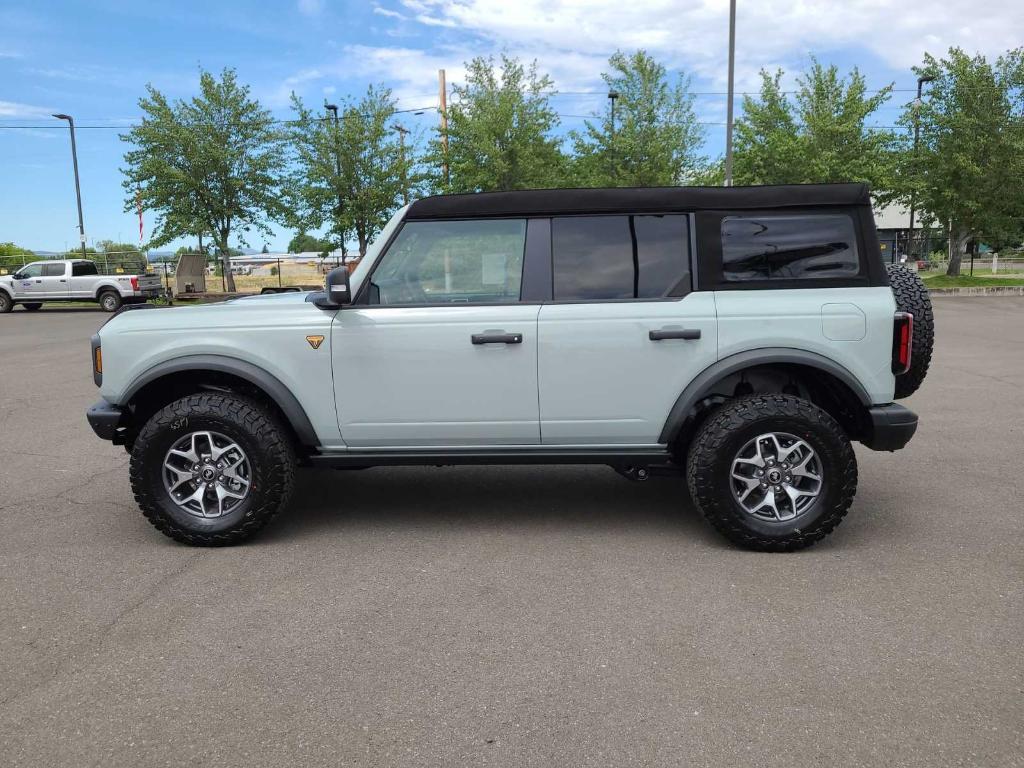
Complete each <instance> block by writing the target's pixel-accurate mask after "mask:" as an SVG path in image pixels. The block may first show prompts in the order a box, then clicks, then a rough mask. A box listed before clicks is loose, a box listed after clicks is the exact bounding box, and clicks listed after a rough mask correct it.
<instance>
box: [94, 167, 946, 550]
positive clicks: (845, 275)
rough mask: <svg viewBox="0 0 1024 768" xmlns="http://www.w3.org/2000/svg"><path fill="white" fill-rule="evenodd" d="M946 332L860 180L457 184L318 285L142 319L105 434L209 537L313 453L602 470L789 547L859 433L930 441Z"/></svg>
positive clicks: (277, 489) (106, 413) (163, 518)
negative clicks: (922, 436) (907, 403)
mask: <svg viewBox="0 0 1024 768" xmlns="http://www.w3.org/2000/svg"><path fill="white" fill-rule="evenodd" d="M931 344H932V318H931V307H930V304H929V301H928V295H927V291H926V290H925V289H924V287H923V284H922V283H921V281H920V280H919V279H918V278H917V276H916V275H914V274H912V273H910V272H907V271H906V270H905V269H903V268H892V267H890V268H889V270H888V271H887V268H886V266H885V265H884V264H883V263H882V259H881V256H880V251H879V247H878V241H877V238H876V234H875V228H874V223H873V219H872V214H871V208H870V200H869V196H868V190H867V189H866V188H865V187H864V186H863V185H857V184H849V185H800V186H788V187H750V188H645V189H581V190H540V191H522V192H498V193H485V194H475V195H454V196H441V197H431V198H426V199H423V200H419V201H417V202H415V203H413V204H412V205H409V206H407V207H405V208H403V209H402V210H401V211H399V212H398V213H397V214H396V215H395V216H394V218H393V219H392V220H391V221H390V223H389V224H388V225H387V226H386V227H385V228H384V230H383V232H382V233H381V235H380V237H379V238H378V240H377V242H376V243H375V244H374V245H373V246H372V247H371V248H370V250H369V252H368V253H367V255H366V258H364V259H363V260H362V262H361V263H360V265H359V267H358V268H357V269H356V270H355V271H354V272H353V273H352V274H351V275H349V273H348V271H347V270H346V269H345V268H340V269H336V270H334V271H332V272H331V273H330V274H328V275H327V278H326V284H325V286H324V290H323V291H322V292H319V293H313V294H308V295H300V294H294V295H278V296H268V297H252V298H244V299H238V300H235V301H228V302H225V303H223V304H216V305H206V306H197V307H189V308H175V309H160V310H159V311H147V312H141V311H130V312H122V313H120V314H119V315H117V316H116V317H115V318H113V319H112V321H111V322H109V323H108V324H107V325H105V326H104V327H103V328H102V329H101V330H100V332H99V334H98V335H97V336H96V337H94V338H93V367H94V377H95V380H96V383H97V384H98V385H99V386H100V394H101V395H102V398H103V399H102V400H100V401H99V402H98V403H97V404H96V405H94V406H93V407H92V408H91V409H90V411H89V414H88V418H89V421H90V423H91V424H92V426H93V428H94V429H95V431H96V433H97V434H98V435H99V436H100V437H103V438H104V439H108V440H113V441H114V442H115V443H118V444H123V445H125V447H126V448H127V449H128V450H129V451H130V452H131V457H132V458H131V482H132V487H133V489H134V492H135V495H136V498H137V500H138V502H139V505H140V507H141V508H142V510H143V512H144V514H145V515H146V516H147V517H148V518H149V520H150V521H151V522H152V523H153V524H154V525H155V526H156V527H157V528H158V529H160V530H161V531H162V532H164V533H165V534H167V535H169V536H171V537H173V538H175V539H178V540H180V541H184V542H187V543H190V544H202V545H216V544H230V543H235V542H238V541H241V540H243V539H245V538H246V537H248V536H250V535H251V534H252V533H254V532H255V531H257V530H259V529H260V528H262V527H263V526H264V525H265V524H266V523H267V522H269V520H270V519H271V518H272V517H273V516H274V515H275V514H276V513H277V512H278V511H279V510H280V509H281V508H282V507H283V506H284V505H285V504H286V501H287V499H288V496H289V493H290V491H291V488H292V483H293V477H294V473H295V468H296V467H297V466H299V465H322V466H331V467H338V468H364V467H370V466H382V465H395V464H423V465H448V464H465V463H477V464H506V463H508V464H511V463H516V464H540V463H566V464H570V463H600V464H608V465H610V466H612V467H614V468H616V469H617V470H619V471H621V472H622V473H623V474H625V475H626V476H627V477H630V478H632V479H636V480H643V479H646V478H647V477H649V476H650V475H651V474H652V473H668V472H671V473H678V474H681V475H685V476H686V478H687V481H688V486H689V491H690V495H691V496H692V499H693V501H694V502H695V503H696V505H697V506H698V507H699V508H700V510H701V511H702V513H703V514H704V515H705V516H706V517H707V519H708V520H709V521H710V522H711V523H712V524H713V525H714V526H715V527H716V528H717V529H718V530H720V531H721V532H722V533H724V534H725V535H726V536H728V537H729V538H730V539H732V540H733V541H735V542H737V543H739V544H741V545H744V546H747V547H751V548H755V549H761V550H772V551H779V550H793V549H798V548H801V547H805V546H808V545H810V544H812V543H814V542H815V541H817V540H819V539H821V538H822V537H824V536H825V535H827V534H828V533H829V532H830V531H831V530H832V529H833V528H835V526H836V525H838V523H839V522H840V520H841V519H842V517H843V516H844V515H845V514H846V512H847V509H848V508H849V506H850V503H851V501H852V499H853V495H854V491H855V488H856V482H857V469H856V459H855V456H854V453H853V450H852V448H851V441H855V440H856V441H860V442H862V443H864V444H865V445H867V446H868V447H870V448H874V449H877V450H895V449H898V448H902V447H903V446H904V445H905V444H906V443H907V442H908V441H909V440H910V438H911V436H912V435H913V434H914V430H915V428H916V425H917V416H916V415H914V414H913V413H911V412H910V411H908V410H907V409H906V408H904V407H902V406H900V405H897V404H895V403H894V400H895V399H897V398H899V397H904V396H906V395H908V394H910V393H911V392H913V391H914V390H915V389H916V388H917V387H918V386H919V385H920V383H921V381H922V380H923V378H924V376H925V373H926V371H927V367H928V362H929V358H930V355H931ZM680 491H681V493H680V496H681V497H682V496H683V493H682V488H681V489H680ZM681 501H682V499H681ZM381 503H386V500H383V499H382V500H381Z"/></svg>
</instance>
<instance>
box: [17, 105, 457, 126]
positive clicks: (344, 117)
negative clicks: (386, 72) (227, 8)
mask: <svg viewBox="0 0 1024 768" xmlns="http://www.w3.org/2000/svg"><path fill="white" fill-rule="evenodd" d="M436 109H437V106H436V105H433V104H431V105H430V106H428V107H412V108H410V109H396V110H395V111H393V112H392V113H391V114H392V115H404V114H407V113H409V112H427V111H432V110H436ZM353 117H373V114H372V113H368V112H356V113H352V112H346V113H345V114H343V115H341V116H340V117H339V119H341V120H347V119H351V118H353ZM131 119H132V120H140V119H142V118H131ZM327 120H333V118H330V117H314V118H313V119H312V120H311V121H310V122H314V123H322V122H325V121H327ZM304 122H305V121H303V120H294V119H293V120H271V121H270V124H271V125H302V124H303V123H304ZM135 125H138V123H137V122H136V123H122V124H120V125H80V124H79V123H77V122H76V123H75V129H76V130H83V129H97V128H98V129H102V130H115V129H116V130H123V129H125V128H132V127H134V126H135ZM0 128H4V129H11V128H13V129H19V128H31V129H33V130H39V129H43V130H66V127H65V126H63V125H52V124H50V123H46V124H45V125H0Z"/></svg>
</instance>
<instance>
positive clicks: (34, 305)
mask: <svg viewBox="0 0 1024 768" xmlns="http://www.w3.org/2000/svg"><path fill="white" fill-rule="evenodd" d="M21 306H23V307H24V308H25V309H27V310H28V311H29V312H35V311H36V310H37V309H40V308H41V307H42V306H43V305H42V304H40V303H32V304H22V305H21Z"/></svg>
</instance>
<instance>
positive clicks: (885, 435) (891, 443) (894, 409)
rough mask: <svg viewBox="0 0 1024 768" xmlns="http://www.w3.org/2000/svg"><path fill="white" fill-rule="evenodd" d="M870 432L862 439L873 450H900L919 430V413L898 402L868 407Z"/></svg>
mask: <svg viewBox="0 0 1024 768" xmlns="http://www.w3.org/2000/svg"><path fill="white" fill-rule="evenodd" d="M868 416H869V418H870V422H871V423H870V433H869V434H868V435H867V437H866V438H865V439H864V440H863V441H862V442H863V443H864V445H866V446H867V447H868V448H870V449H871V450H873V451H898V450H899V449H900V448H902V447H903V446H905V445H906V444H907V443H909V442H910V438H912V437H913V436H914V433H915V432H916V431H917V414H916V413H914V412H913V411H912V410H910V409H909V408H904V407H903V406H902V405H897V404H896V403H889V404H888V405H875V406H872V407H871V408H869V409H868Z"/></svg>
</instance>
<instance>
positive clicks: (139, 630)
mask: <svg viewBox="0 0 1024 768" xmlns="http://www.w3.org/2000/svg"><path fill="white" fill-rule="evenodd" d="M936 313H937V324H938V334H939V336H938V348H937V353H936V357H935V360H934V363H933V369H932V373H931V374H930V377H929V379H928V381H927V382H926V384H925V386H924V387H923V389H922V391H921V392H920V393H918V394H917V395H915V396H914V397H913V398H912V399H911V400H910V401H908V405H909V406H910V407H911V408H913V409H914V410H916V411H918V413H919V414H920V416H921V427H920V429H919V431H918V435H917V437H916V438H915V440H914V441H913V442H912V443H911V444H910V446H909V447H908V448H907V449H906V450H905V451H903V452H901V453H897V454H878V453H872V452H870V451H867V450H863V449H861V448H860V447H858V452H857V456H858V460H859V463H860V488H859V491H858V495H857V500H856V502H855V503H854V507H853V510H852V511H851V513H850V515H849V517H848V518H847V519H846V521H845V522H844V523H843V525H842V526H841V527H840V528H839V530H838V531H837V532H836V533H835V534H834V535H833V536H831V537H830V538H829V539H827V540H826V541H824V542H823V543H821V544H819V545H818V546H817V547H815V548H813V549H811V550H808V551H806V552H802V553H797V554H793V555H763V554H754V553H748V552H743V551H740V550H737V549H733V548H732V547H730V546H729V545H728V544H727V543H725V542H724V541H723V540H720V539H719V538H718V537H717V536H716V535H715V534H714V533H713V532H712V531H711V530H710V529H709V528H706V527H705V525H704V524H703V523H702V521H701V520H700V518H699V516H698V515H697V513H695V512H694V511H693V510H692V508H690V506H689V505H688V503H687V502H686V501H684V498H685V497H684V488H683V485H682V484H681V482H680V481H678V480H676V479H673V478H655V479H652V480H651V481H649V482H647V483H643V484H636V483H630V482H628V481H626V480H624V479H623V478H621V477H619V476H618V475H616V474H615V473H613V472H612V471H611V470H609V469H604V468H599V467H568V468H539V469H538V468H527V467H514V468H486V467H485V468H471V467H465V468H447V469H419V468H402V469H373V470H368V471H365V472H351V473H340V472H329V471H319V472H313V471H305V472H303V473H301V474H300V476H299V490H298V493H297V497H296V499H295V501H294V503H293V506H292V509H291V511H290V513H289V514H287V515H286V516H284V517H282V518H280V519H279V520H278V521H277V523H276V524H275V525H274V526H273V527H272V528H271V529H269V530H267V531H266V532H265V534H264V535H263V536H261V537H260V538H259V539H258V540H256V541H254V542H253V543H251V544H249V545H246V546H242V547H236V548H232V549H220V550H201V549H190V548H187V547H183V546H180V545H177V544H175V543H173V542H172V541H170V540H169V539H165V538H164V537H163V536H162V535H160V534H159V533H157V532H156V531H155V530H154V529H152V528H151V527H150V526H149V525H148V523H147V522H146V521H145V520H144V519H143V517H142V516H141V514H140V513H139V512H138V511H137V509H136V507H135V504H134V502H133V499H132V496H131V492H130V490H129V486H128V479H127V467H126V464H127V456H126V454H125V453H124V451H123V449H121V448H117V447H113V446H110V445H109V444H106V443H103V442H101V441H99V440H97V439H96V438H95V437H94V436H93V434H92V432H91V431H90V429H89V427H88V425H87V424H86V422H85V418H84V412H85V409H86V407H87V406H88V405H89V404H90V403H92V402H93V401H94V400H95V399H96V397H97V395H96V390H95V388H94V387H93V384H92V380H91V376H90V373H89V353H88V337H89V336H90V334H92V333H93V332H94V330H95V328H97V327H98V326H99V325H100V324H101V323H102V322H103V321H104V320H105V319H106V316H105V315H104V314H102V313H100V312H97V311H94V310H70V309H67V310H60V309H50V308H45V309H43V310H42V311H41V312H38V313H35V314H29V313H27V312H24V311H23V310H16V311H15V312H13V313H11V314H9V315H5V316H2V317H0V366H2V372H0V408H2V410H0V754H2V757H0V763H3V764H5V765H11V766H14V765H17V766H22V765H24V766H43V765H46V766H57V765H69V766H71V765H74V766H87V765H103V766H115V765H125V766H128V765H131V766H138V765H203V766H220V765H224V766H227V765H232V766H234V765H237V766H257V765H275V766H279V765H300V764H302V765H332V766H336V765H382V766H385V765H386V766H435V765H451V766H469V765H507V766H526V765H537V766H583V765H588V766H589V765H593V766H628V765H707V766H727V765H728V766H738V765H779V766H803V765H807V766H818V765H826V764H832V765H920V766H937V765H978V766H1005V765H1022V764H1024V758H1022V755H1024V690H1022V688H1024V683H1022V667H1024V664H1022V654H1021V638H1022V630H1024V619H1022V617H1024V600H1022V588H1021V587H1022V580H1021V576H1022V573H1024V571H1022V564H1024V558H1022V556H1021V545H1022V536H1021V533H1022V528H1024V525H1022V515H1024V507H1022V503H1021V493H1022V491H1024V474H1022V472H1021V469H1020V466H1021V457H1022V456H1024V425H1022V419H1021V416H1022V415H1024V414H1022V408H1021V398H1020V382H1021V381H1022V380H1024V300H1021V299H1017V298H980V299H952V298H943V299H939V300H937V301H936Z"/></svg>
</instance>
